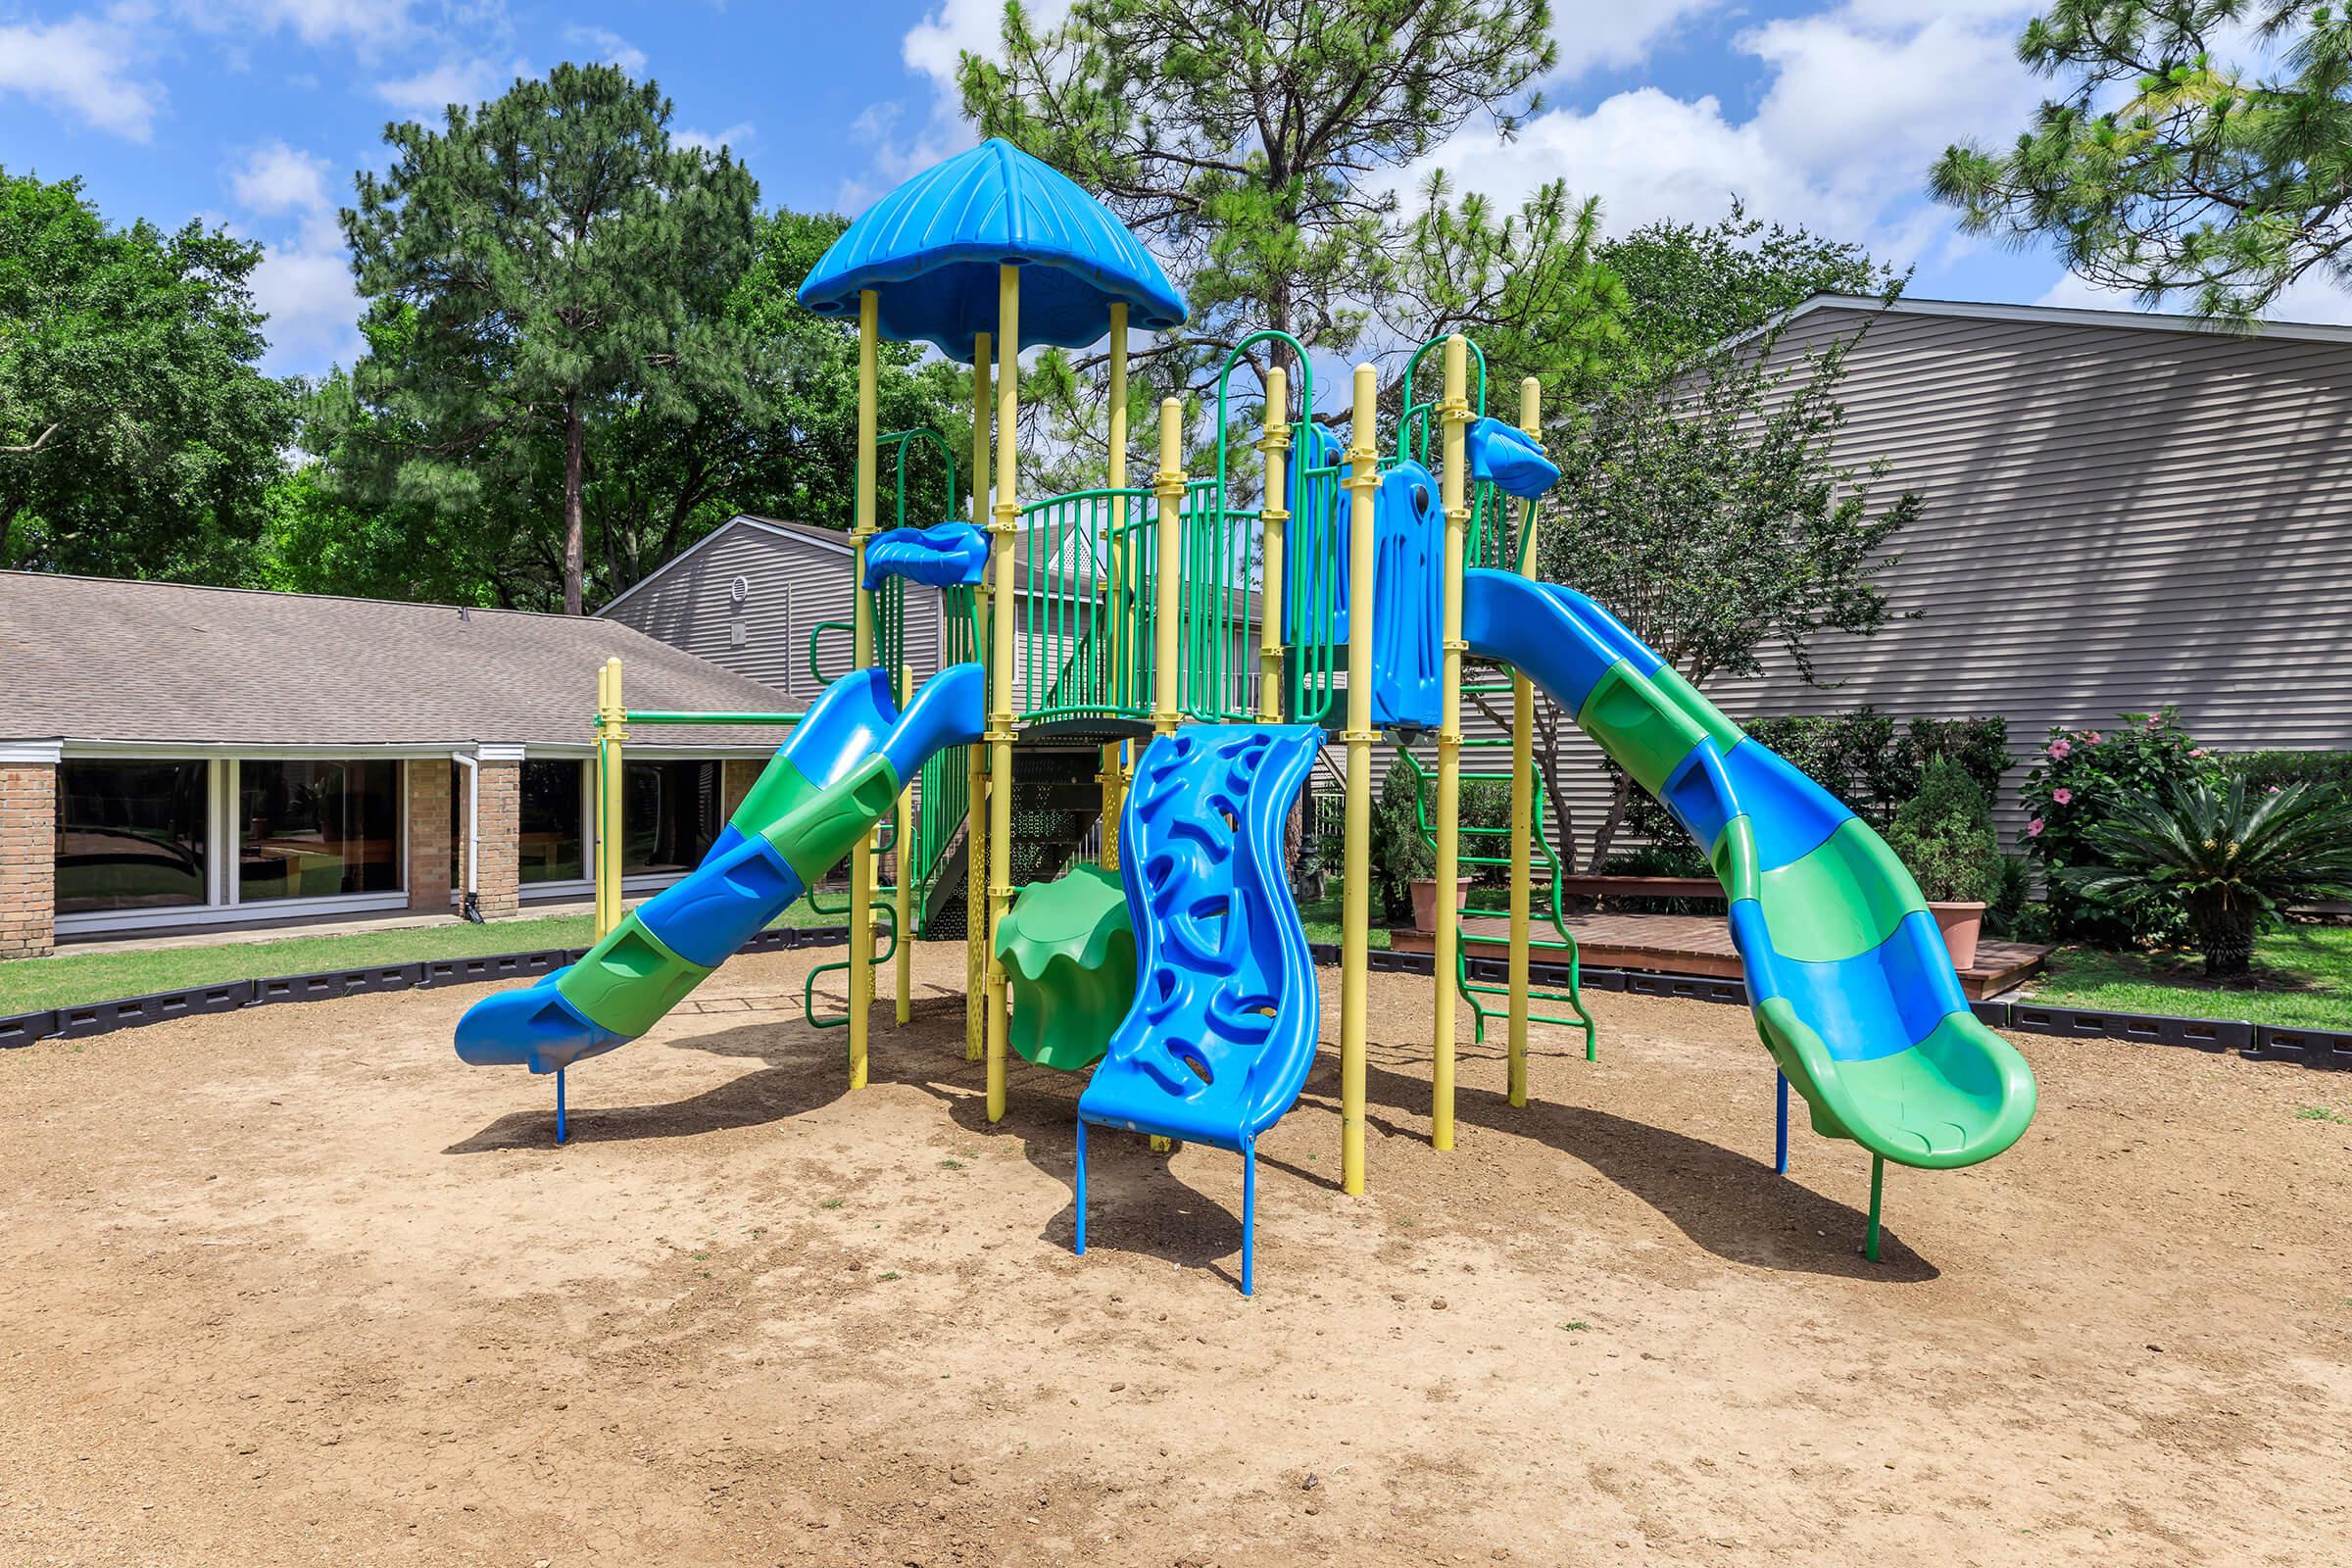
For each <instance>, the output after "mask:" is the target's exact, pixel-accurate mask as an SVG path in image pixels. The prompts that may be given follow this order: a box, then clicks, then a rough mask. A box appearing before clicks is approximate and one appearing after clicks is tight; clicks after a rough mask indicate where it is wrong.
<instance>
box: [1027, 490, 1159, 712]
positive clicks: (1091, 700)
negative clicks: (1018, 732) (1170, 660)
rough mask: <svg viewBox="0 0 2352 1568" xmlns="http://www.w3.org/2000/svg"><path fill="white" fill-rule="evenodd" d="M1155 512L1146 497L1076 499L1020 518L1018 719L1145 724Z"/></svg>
mask: <svg viewBox="0 0 2352 1568" xmlns="http://www.w3.org/2000/svg"><path fill="white" fill-rule="evenodd" d="M1157 519H1158V504H1157V502H1156V501H1155V500H1154V498H1153V497H1152V492H1151V491H1150V490H1147V489H1140V488H1128V489H1122V490H1110V489H1103V490H1078V491H1073V492H1071V493H1070V494H1068V495H1064V496H1054V497H1050V498H1048V499H1046V500H1043V501H1033V502H1031V503H1029V504H1028V505H1027V506H1025V507H1023V508H1022V509H1021V514H1020V535H1019V537H1018V538H1017V539H1016V540H1015V541H1014V545H1013V553H1014V558H1015V560H1016V562H1017V564H1018V566H1019V576H1018V578H1017V579H1016V581H1017V584H1018V589H1017V592H1018V599H1017V602H1016V603H1015V605H1014V607H1013V623H1014V626H1015V627H1016V628H1017V630H1018V632H1019V649H1018V654H1017V657H1016V660H1015V664H1014V669H1013V690H1014V692H1015V693H1016V694H1017V700H1016V702H1015V704H1014V708H1015V711H1016V716H1017V717H1018V718H1019V719H1020V720H1021V721H1022V722H1024V723H1036V722H1040V721H1044V720H1050V719H1060V718H1132V719H1141V718H1145V717H1147V716H1149V715H1150V712H1151V709H1152V635H1153V631H1152V621H1153V616H1152V583H1153V578H1154V571H1153V565H1154V562H1155V559H1156V554H1157V534H1156V531H1155V530H1156V527H1157Z"/></svg>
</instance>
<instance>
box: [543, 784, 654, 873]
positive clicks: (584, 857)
mask: <svg viewBox="0 0 2352 1568" xmlns="http://www.w3.org/2000/svg"><path fill="white" fill-rule="evenodd" d="M629 771H630V772H631V773H632V774H634V773H635V772H636V769H635V768H634V767H632V768H630V769H629ZM587 788H588V764H587V763H585V762H529V761H526V762H524V763H523V764H522V807H521V812H520V818H521V834H520V838H519V840H518V843H517V847H516V851H515V853H516V855H517V856H518V857H519V858H520V861H521V866H522V871H521V878H522V880H523V881H524V882H525V883H531V882H577V881H579V880H580V879H581V878H582V877H585V876H586V875H587V874H588V843H587V837H586V827H587V822H588V809H587V805H586V801H587Z"/></svg>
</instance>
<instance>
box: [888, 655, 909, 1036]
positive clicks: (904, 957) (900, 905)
mask: <svg viewBox="0 0 2352 1568" xmlns="http://www.w3.org/2000/svg"><path fill="white" fill-rule="evenodd" d="M899 690H900V691H901V692H903V693H905V694H906V695H907V697H909V698H911V697H912V696H913V695H914V666H913V665H912V664H906V663H902V664H901V665H899ZM890 858H891V859H892V860H893V861H894V862H895V866H894V869H896V871H897V872H898V875H897V876H896V877H895V878H893V881H895V882H896V884H897V886H898V890H899V891H898V893H897V895H896V896H895V900H894V903H895V907H894V910H893V912H894V913H896V914H897V915H898V917H899V920H898V932H899V940H898V942H897V943H896V944H895V946H896V947H897V949H898V960H899V961H898V965H897V967H898V978H899V997H898V1003H899V1005H898V1009H897V1017H898V1020H899V1022H900V1023H902V1024H905V1023H908V1022H911V1021H912V1020H913V1018H914V791H913V789H912V788H911V787H908V788H904V789H901V790H900V791H899V819H898V823H897V828H896V831H895V833H894V835H893V836H892V839H891V852H890Z"/></svg>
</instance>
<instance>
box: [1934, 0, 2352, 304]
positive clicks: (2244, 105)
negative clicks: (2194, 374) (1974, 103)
mask: <svg viewBox="0 0 2352 1568" xmlns="http://www.w3.org/2000/svg"><path fill="white" fill-rule="evenodd" d="M2017 52H2018V58H2019V59H2021V60H2023V61H2024V62H2025V63H2026V64H2027V65H2028V66H2030V67H2032V68H2033V69H2034V71H2036V72H2038V73H2041V74H2042V75H2045V76H2049V77H2052V78H2055V79H2057V80H2060V81H2062V82H2064V83H2065V88H2066V90H2065V95H2064V96H2063V97H2059V98H2055V99H2051V100H2048V101H2046V102H2044V103H2043V104H2042V106H2041V108H2040V110H2039V112H2038V113H2037V114H2036V115H2035V116H2034V123H2033V126H2032V127H2031V128H2030V129H2028V130H2027V131H2025V132H2024V133H2023V134H2021V135H2020V136H2019V137H2018V138H2017V140H2016V142H2015V143H2014V144H2013V145H2012V146H2011V147H2010V148H2009V149H2008V150H2007V151H2005V152H1996V151H1992V150H1989V149H1986V148H1985V147H1981V146H1978V145H1975V144H1973V143H1959V144H1956V145H1954V146H1951V147H1949V148H1947V149H1946V150H1945V152H1944V154H1943V156H1942V157H1941V158H1940V159H1939V160H1937V162H1936V166H1935V169H1934V170H1933V172H1931V174H1930V185H1931V188H1932V189H1933V190H1934V192H1935V194H1936V198H1937V199H1938V200H1939V201H1943V202H1946V203H1948V204H1950V205H1951V206H1954V207H1957V208H1958V209H1959V210H1960V214H1961V224H1962V226H1963V227H1964V228H1966V229H1967V230H1968V231H1969V232H1971V233H1978V234H1992V235H1998V236H2000V237H2001V238H2004V239H2008V240H2011V241H2014V242H2017V243H2020V244H2023V243H2028V242H2032V241H2034V240H2037V239H2044V238H2046V239H2049V240H2051V241H2053V242H2054V243H2055V244H2056V245H2057V247H2058V253H2059V255H2060V256H2061V257H2063V258H2064V259H2065V262H2066V265H2067V266H2068V267H2069V268H2070V269H2072V270H2074V271H2076V272H2077V273H2079V274H2081V275H2082V276H2083V277H2085V278H2087V279H2089V280H2090V281H2092V282H2094V283H2099V284H2102V285H2105V286H2107V287H2110V288H2118V289H2129V290H2131V291H2132V292H2133V293H2134V294H2136V295H2138V297H2139V298H2140V299H2142V300H2144V301H2146V302H2147V303H2149V304H2158V303H2161V302H2163V301H2165V300H2166V299H2168V298H2170V297H2171V296H2173V295H2174V294H2176V293H2181V292H2185V293H2186V294H2187V296H2188V298H2189V303H2190V307H2191V308H2192V309H2193V310H2194V311H2196V312H2197V313H2198V314H2199V315H2202V316H2206V317H2210V318H2214V319H2222V320H2228V321H2234V322H2241V323H2242V322H2247V321H2250V320H2252V319H2254V318H2255V317H2256V316H2258V315H2260V314H2261V313H2262V311H2263V310H2264V309H2265V308H2266V307H2267V306H2269V305H2270V304H2271V303H2272V302H2273V301H2274V300H2276V299H2277V298H2278V295H2279V293H2280V291H2282V290H2283V289H2285V288H2287V287H2288V286H2289V285H2291V284H2293V283H2295V282H2296V281H2298V280H2299V279H2301V278H2304V277H2307V276H2314V275H2316V276H2320V277H2324V278H2327V279H2329V280H2330V281H2332V282H2335V283H2336V284H2338V285H2341V284H2342V283H2344V282H2345V281H2346V280H2347V278H2352V270H2348V267H2352V263H2348V261H2347V253H2346V249H2345V247H2346V245H2347V244H2348V243H2352V11H2347V8H2345V7H2344V6H2342V5H2341V4H2336V5H2314V4H2311V3H2309V0H2054V3H2053V4H2052V5H2051V7H2050V10H2049V12H2048V14H2047V15H2045V16H2041V17H2037V18H2035V19H2034V21H2033V22H2032V23H2030V24H2029V25H2027V27H2026V30H2025V33H2024V35H2023V36H2022V37H2021V38H2020V39H2019V40H2018V46H2017ZM2250 56H2251V57H2253V58H2249V57H2250Z"/></svg>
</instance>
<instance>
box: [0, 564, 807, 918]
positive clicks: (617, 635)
mask: <svg viewBox="0 0 2352 1568" xmlns="http://www.w3.org/2000/svg"><path fill="white" fill-rule="evenodd" d="M613 656H617V657H618V658H619V659H620V660H621V663H622V679H623V693H624V697H625V699H626V700H627V702H628V703H629V705H630V706H631V707H633V708H643V709H687V710H705V711H733V712H747V711H771V710H780V709H782V708H784V707H786V706H787V705H786V704H784V703H782V702H780V701H779V699H778V695H777V693H775V692H774V691H772V690H770V689H768V688H767V687H764V686H761V685H760V684H759V683H757V682H755V681H752V680H748V679H746V678H744V677H742V676H739V675H735V674H730V673H729V672H727V671H726V670H724V669H721V668H719V667H718V666H717V665H715V664H712V663H710V662H705V661H703V660H701V659H698V658H696V657H694V656H693V655H691V654H687V653H683V652H681V651H679V650H678V649H676V648H673V647H670V646H668V645H667V644H665V643H662V642H658V641H656V640H655V639H653V638H651V637H648V636H646V635H644V634H643V633H641V632H638V631H635V630H632V629H631V628H629V627H627V626H625V625H622V624H619V623H618V622H615V621H613V620H606V619H599V618H580V617H572V616H564V615H537V614H525V613H517V612H513V611H496V610H458V609H452V608H449V607H445V606H438V605H409V604H386V603H381V602H378V601H374V600H363V599H336V598H328V597H322V596H315V595H306V594H271V593H249V592H243V591H239V590H234V589H220V588H193V587H184V586H179V585H176V584H169V583H144V582H120V581H113V580H109V579H102V578H88V577H60V576H50V575H44V574H40V573H32V572H0V668H5V669H6V670H7V672H8V684H9V691H10V703H9V707H8V711H7V712H6V714H5V715H4V716H0V957H15V956H25V955H31V954H40V953H45V952H48V951H49V950H50V949H51V948H52V947H53V946H54V945H55V944H56V943H58V942H60V941H72V940H73V939H75V938H88V937H97V936H102V935H108V934H120V933H128V932H152V931H161V930H168V929H172V928H180V927H191V926H239V925H245V926H251V925H264V924H274V923H283V922H290V921H297V920H316V919H321V918H328V917H333V916H337V915H343V914H356V913H361V912H365V911H369V910H394V909H414V910H440V909H454V908H455V907H457V905H458V904H459V902H460V901H461V899H462V898H463V896H464V894H465V893H466V891H467V890H470V891H471V893H472V896H473V898H474V901H475V905H476V907H477V908H478V909H479V911H480V912H481V913H482V914H483V915H485V916H487V917H493V918H494V917H497V916H499V915H507V914H513V913H515V912H516V911H517V910H518V909H520V908H522V907H525V906H527V905H528V904H530V903H531V902H533V901H535V900H562V899H567V898H568V899H580V898H585V897H587V896H588V893H589V890H590V878H591V876H592V874H593V863H594V857H595V855H596V854H597V846H596V844H595V842H594V835H593V834H592V833H590V832H588V831H587V829H588V826H589V823H590V818H591V815H592V812H591V810H590V790H591V784H590V772H591V769H590V768H589V766H588V760H589V758H590V757H591V755H592V751H593V748H592V745H591V737H590V726H591V722H592V718H593V714H594V711H595V706H596V701H595V694H596V671H597V668H598V666H599V665H601V664H602V663H603V662H604V661H605V660H606V659H607V658H609V657H613ZM781 738H782V737H781V734H780V732H778V731H774V730H761V729H750V728H734V729H707V730H706V729H698V728H664V729H649V730H646V731H643V732H641V733H640V734H638V735H635V736H632V737H631V738H630V741H629V744H628V746H627V748H626V753H625V780H624V788H625V789H626V791H627V798H626V822H627V826H626V829H625V834H624V843H623V846H622V850H623V854H624V855H625V857H626V858H625V860H624V862H623V866H624V883H623V885H624V887H626V888H627V889H629V890H630V891H631V892H632V893H642V892H644V891H648V890H651V889H654V888H658V887H660V886H662V885H663V884H665V883H666V882H668V881H670V880H672V879H674V878H675V877H677V876H678V875H680V874H682V873H683V872H684V871H686V870H688V869H690V868H691V867H692V866H693V865H694V863H695V861H696V860H697V859H699V858H701V855H702V852H703V850H704V849H705V848H706V847H707V846H708V845H709V844H710V842H711V838H712V837H713V836H715V835H716V833H717V831H718V829H719V827H720V826H721V825H722V824H723V823H724V822H725V820H726V816H727V813H728V812H729V811H730V810H732V809H733V807H734V805H735V803H736V802H737V801H739V800H740V799H741V798H742V795H743V792H744V791H745V790H746V789H748V788H749V787H750V784H751V781H752V779H754V778H755V777H757V776H758V770H759V767H760V763H761V762H762V761H763V760H765V758H766V757H767V755H768V754H769V752H771V751H772V750H773V749H774V747H775V746H776V744H777V742H778V741H779V740H780V739H781Z"/></svg>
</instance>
